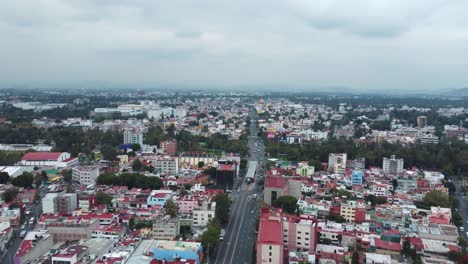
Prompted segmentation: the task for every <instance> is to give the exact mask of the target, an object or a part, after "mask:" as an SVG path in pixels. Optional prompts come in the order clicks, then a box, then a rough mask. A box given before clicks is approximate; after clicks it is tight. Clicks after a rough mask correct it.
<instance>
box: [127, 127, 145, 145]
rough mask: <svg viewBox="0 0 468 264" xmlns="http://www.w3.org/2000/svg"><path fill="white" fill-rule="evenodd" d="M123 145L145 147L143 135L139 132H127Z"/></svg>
mask: <svg viewBox="0 0 468 264" xmlns="http://www.w3.org/2000/svg"><path fill="white" fill-rule="evenodd" d="M123 143H124V144H140V145H143V133H142V132H141V131H138V130H125V131H124V142H123Z"/></svg>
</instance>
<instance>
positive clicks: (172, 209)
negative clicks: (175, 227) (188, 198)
mask: <svg viewBox="0 0 468 264" xmlns="http://www.w3.org/2000/svg"><path fill="white" fill-rule="evenodd" d="M164 207H165V208H166V215H170V216H171V217H176V216H177V213H178V212H179V207H178V206H177V204H176V203H175V202H174V201H173V200H172V199H169V200H167V202H166V205H164Z"/></svg>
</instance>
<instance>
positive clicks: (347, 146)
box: [266, 139, 468, 175]
mask: <svg viewBox="0 0 468 264" xmlns="http://www.w3.org/2000/svg"><path fill="white" fill-rule="evenodd" d="M266 152H267V153H269V154H270V155H271V156H277V155H278V154H279V156H286V157H288V159H289V160H297V161H300V160H314V161H320V162H328V155H329V153H347V154H348V159H354V158H359V157H364V158H365V159H366V166H382V159H383V158H384V157H390V156H391V155H396V156H397V157H398V158H403V159H404V161H405V167H412V166H417V167H420V168H425V169H438V170H441V171H442V172H443V173H444V174H447V175H453V174H454V173H457V172H459V171H460V172H468V144H466V143H464V142H462V141H458V140H453V141H448V142H441V143H439V144H424V145H423V144H415V145H409V146H403V145H400V144H390V143H386V142H384V143H380V144H379V143H369V144H366V143H356V142H354V141H351V140H349V141H348V140H337V139H329V140H328V141H326V142H308V143H304V144H302V145H289V144H286V143H282V142H280V143H279V144H278V143H277V142H276V141H267V143H266Z"/></svg>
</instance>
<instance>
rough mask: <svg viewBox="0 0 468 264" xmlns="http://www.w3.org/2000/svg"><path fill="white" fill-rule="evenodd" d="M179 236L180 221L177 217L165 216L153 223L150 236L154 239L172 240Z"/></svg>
mask: <svg viewBox="0 0 468 264" xmlns="http://www.w3.org/2000/svg"><path fill="white" fill-rule="evenodd" d="M179 234H180V221H179V218H178V217H172V218H171V216H169V215H165V216H164V217H159V218H157V219H155V220H154V222H153V230H152V235H153V238H154V239H160V240H172V239H174V238H175V237H176V236H178V235H179Z"/></svg>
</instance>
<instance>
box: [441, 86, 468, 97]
mask: <svg viewBox="0 0 468 264" xmlns="http://www.w3.org/2000/svg"><path fill="white" fill-rule="evenodd" d="M446 94H447V95H453V96H468V87H465V88H458V89H451V90H448V91H447V92H446Z"/></svg>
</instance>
